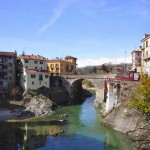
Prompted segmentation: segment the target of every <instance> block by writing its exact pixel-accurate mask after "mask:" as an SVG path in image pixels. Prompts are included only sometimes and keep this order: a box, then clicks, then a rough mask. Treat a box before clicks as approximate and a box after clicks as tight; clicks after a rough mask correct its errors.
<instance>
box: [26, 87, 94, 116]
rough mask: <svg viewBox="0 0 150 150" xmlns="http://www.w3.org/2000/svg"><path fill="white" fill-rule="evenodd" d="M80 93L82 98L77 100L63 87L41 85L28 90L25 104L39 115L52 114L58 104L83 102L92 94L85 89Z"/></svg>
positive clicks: (27, 108)
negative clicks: (35, 88)
mask: <svg viewBox="0 0 150 150" xmlns="http://www.w3.org/2000/svg"><path fill="white" fill-rule="evenodd" d="M75 92H76V91H75ZM78 94H81V95H79V96H80V99H79V100H78V99H77V100H76V99H74V98H72V97H71V96H70V93H69V92H68V91H67V90H66V89H65V88H63V87H55V88H50V89H49V88H46V87H41V88H39V89H38V90H27V91H26V93H25V94H24V96H23V97H24V100H23V102H24V103H23V106H24V107H25V109H26V110H28V111H30V112H32V113H34V115H35V116H37V117H38V116H46V115H52V114H54V113H55V112H54V108H55V107H56V106H59V105H68V104H76V103H81V102H83V100H84V99H85V98H86V97H90V96H92V94H91V93H90V92H89V91H87V90H84V89H81V90H80V91H78ZM76 96H77V95H76ZM75 98H76V97H75Z"/></svg>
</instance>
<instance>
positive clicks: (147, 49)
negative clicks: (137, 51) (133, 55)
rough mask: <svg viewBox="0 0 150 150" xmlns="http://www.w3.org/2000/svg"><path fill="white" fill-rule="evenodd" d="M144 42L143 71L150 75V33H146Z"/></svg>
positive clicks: (142, 41)
mask: <svg viewBox="0 0 150 150" xmlns="http://www.w3.org/2000/svg"><path fill="white" fill-rule="evenodd" d="M141 43H142V48H141V49H142V72H143V73H147V74H148V75H149V76H150V34H145V35H144V37H143V39H142V40H141Z"/></svg>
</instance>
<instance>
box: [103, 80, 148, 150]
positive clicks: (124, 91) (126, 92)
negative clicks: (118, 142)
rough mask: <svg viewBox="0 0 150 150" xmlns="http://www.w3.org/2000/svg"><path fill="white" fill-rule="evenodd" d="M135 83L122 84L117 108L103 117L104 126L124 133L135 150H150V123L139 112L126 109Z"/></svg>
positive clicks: (135, 85)
mask: <svg viewBox="0 0 150 150" xmlns="http://www.w3.org/2000/svg"><path fill="white" fill-rule="evenodd" d="M137 85H138V84H137V83H135V82H130V83H123V84H122V88H121V91H120V98H119V103H118V106H117V107H116V108H115V109H114V110H113V111H112V112H111V113H109V114H107V115H106V116H105V117H104V121H103V123H104V124H107V125H111V126H112V127H113V128H114V129H115V130H118V131H121V132H123V133H126V134H127V135H128V136H129V137H130V138H131V139H132V142H133V144H134V145H135V149H136V150H150V121H149V120H147V119H146V117H145V116H142V115H141V114H140V112H139V111H137V110H134V109H130V108H128V107H127V104H128V102H129V101H130V95H131V93H132V91H133V90H134V89H135V87H137Z"/></svg>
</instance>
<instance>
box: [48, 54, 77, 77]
mask: <svg viewBox="0 0 150 150" xmlns="http://www.w3.org/2000/svg"><path fill="white" fill-rule="evenodd" d="M76 60H77V58H75V57H72V56H66V57H65V59H60V58H56V59H52V60H48V61H47V66H48V71H49V72H51V75H55V76H58V75H74V74H76V65H77V64H76Z"/></svg>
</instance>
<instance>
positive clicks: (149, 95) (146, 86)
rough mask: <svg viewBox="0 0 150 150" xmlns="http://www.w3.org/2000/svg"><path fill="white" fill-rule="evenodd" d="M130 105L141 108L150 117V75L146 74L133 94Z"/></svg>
mask: <svg viewBox="0 0 150 150" xmlns="http://www.w3.org/2000/svg"><path fill="white" fill-rule="evenodd" d="M130 107H131V108H135V109H137V110H139V111H140V112H141V113H142V114H143V115H146V116H147V117H148V118H149V119H150V77H148V76H144V78H142V79H141V84H140V85H139V86H138V87H137V88H136V89H135V91H134V92H133V94H132V95H131V102H130Z"/></svg>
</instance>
